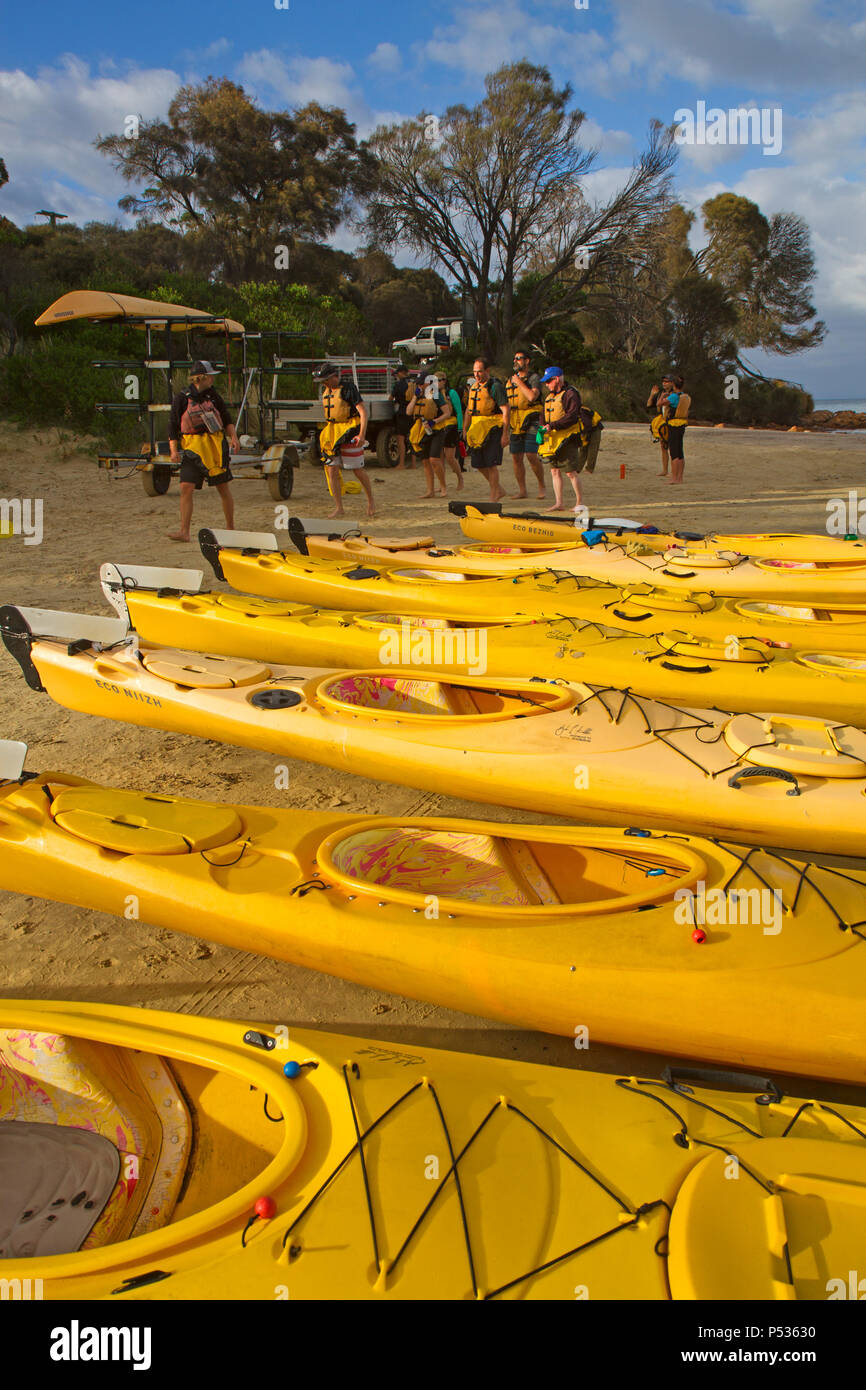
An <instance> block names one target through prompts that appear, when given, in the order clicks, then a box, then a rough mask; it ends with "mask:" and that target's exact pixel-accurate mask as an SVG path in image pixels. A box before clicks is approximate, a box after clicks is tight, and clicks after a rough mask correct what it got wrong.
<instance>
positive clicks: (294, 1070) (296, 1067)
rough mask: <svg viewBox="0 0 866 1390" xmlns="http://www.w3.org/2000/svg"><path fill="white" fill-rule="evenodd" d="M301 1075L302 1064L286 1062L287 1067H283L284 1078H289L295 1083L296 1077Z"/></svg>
mask: <svg viewBox="0 0 866 1390" xmlns="http://www.w3.org/2000/svg"><path fill="white" fill-rule="evenodd" d="M300 1074H301V1064H300V1062H286V1065H285V1066H284V1067H283V1076H287V1077H288V1078H289V1080H290V1081H294V1079H295V1077H296V1076H300Z"/></svg>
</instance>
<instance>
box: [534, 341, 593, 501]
mask: <svg viewBox="0 0 866 1390" xmlns="http://www.w3.org/2000/svg"><path fill="white" fill-rule="evenodd" d="M541 384H542V386H546V387H547V388H548V395H547V398H546V400H545V402H544V417H543V418H544V423H543V424H542V426H541V428H542V432H543V434H544V439H543V440H542V442H541V444H540V445H539V446H538V455H539V458H543V459H547V461H548V463H549V464H550V477H551V481H552V483H553V499H554V500H553V506H552V507H548V508H547V510H548V511H549V512H561V511H564V510H565V508H564V504H563V501H562V475H563V473H567V474H568V480H569V482H570V483H571V486H572V488H573V489H574V510H575V511H577V509H578V508H579V507H581V506H582V505H583V498H582V496H581V491H580V473H581V470H582V469H583V467H584V465H585V464H586V463H587V453H588V451H587V449H586V448H585V447H584V442H583V439H582V438H581V436H582V435H584V434H585V433H586V421H585V420H584V418H583V415H582V413H581V400H580V392H579V391H578V390H576V389H575V387H573V386H569V385H568V384H567V383H566V380H565V376H564V374H563V370H562V368H561V367H548V369H547V371H546V372H545V373H544V376H543V377H542V378H541ZM593 467H595V459H594V458H593Z"/></svg>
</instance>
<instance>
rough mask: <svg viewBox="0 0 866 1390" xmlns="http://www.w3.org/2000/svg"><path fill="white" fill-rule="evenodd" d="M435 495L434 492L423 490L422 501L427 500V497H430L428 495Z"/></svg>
mask: <svg viewBox="0 0 866 1390" xmlns="http://www.w3.org/2000/svg"><path fill="white" fill-rule="evenodd" d="M433 496H434V494H433V493H432V492H422V493H421V501H422V502H426V501H427V499H428V497H433Z"/></svg>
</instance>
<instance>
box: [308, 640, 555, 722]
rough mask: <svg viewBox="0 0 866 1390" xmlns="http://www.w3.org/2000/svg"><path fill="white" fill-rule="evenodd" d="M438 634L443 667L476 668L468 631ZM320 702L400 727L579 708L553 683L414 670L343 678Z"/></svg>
mask: <svg viewBox="0 0 866 1390" xmlns="http://www.w3.org/2000/svg"><path fill="white" fill-rule="evenodd" d="M436 632H437V633H438V635H439V638H440V642H439V645H440V648H441V650H442V653H443V656H442V660H443V664H444V665H457V664H460V665H463V664H466V665H470V666H471V664H472V660H471V656H472V654H471V652H469V650H468V647H469V644H468V642H467V641H466V632H465V631H464V630H463V629H457V630H455V631H452V630H450V629H445V630H444V631H442V630H441V629H438V630H436ZM449 639H450V640H449ZM460 639H462V641H461V640H460ZM446 646H447V651H446ZM315 699H316V700H317V701H318V702H319V703H320V704H321V705H322V706H324V708H325V709H327V710H332V711H334V712H339V713H341V714H347V713H350V714H353V715H362V716H367V717H372V718H382V719H391V720H395V721H396V720H400V721H401V722H402V721H404V720H422V719H424V720H429V719H436V720H437V721H438V720H442V719H452V720H454V719H457V720H467V719H471V720H473V721H481V720H483V721H493V720H499V719H515V718H524V717H526V716H529V715H536V714H546V713H548V712H550V711H553V710H567V709H571V708H572V707H573V706H574V704H575V702H576V697H575V694H574V692H573V691H572V690H570V689H567V688H565V687H564V686H560V685H555V684H554V683H553V682H545V681H538V682H533V681H511V680H509V681H493V680H485V679H483V678H477V679H475V678H473V677H470V676H467V677H465V678H461V680H460V681H444V680H440V679H437V677H436V676H435V675H434V676H419V675H418V673H417V671H411V670H410V671H406V670H396V671H393V672H391V673H389V674H387V675H386V674H384V673H382V672H378V671H356V672H345V671H344V672H340V674H339V675H337V676H328V677H326V678H324V679H323V680H321V681H320V682H319V684H318V685H317V687H316V692H315Z"/></svg>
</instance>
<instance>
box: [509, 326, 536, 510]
mask: <svg viewBox="0 0 866 1390" xmlns="http://www.w3.org/2000/svg"><path fill="white" fill-rule="evenodd" d="M505 390H506V394H507V395H508V404H509V405H510V406H511V438H510V440H509V447H510V449H511V461H512V463H513V464H514V476H515V478H516V479H517V492H516V493H515V496H516V497H526V496H527V492H526V468H525V466H524V463H523V459H524V456H525V457H526V458H528V460H529V466H530V468H531V469H532V471H533V473H534V474H535V477H536V481H537V483H538V496H539V498H543V497H544V496H545V490H544V465H543V464H542V462H541V460H540V459H539V457H538V454H537V452H536V448H537V442H536V438H535V436H536V434H537V433H538V426H539V423H540V419H541V377H540V376H539V375H538V373H537V372H531V371H530V370H529V355H528V353H525V352H523V351H519V352H515V354H514V372H513V374H512V375H511V376H510V377H509V378H508V381H507V382H506V383H505Z"/></svg>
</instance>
